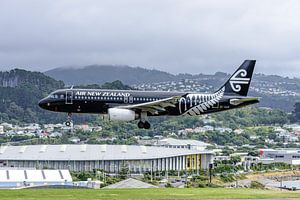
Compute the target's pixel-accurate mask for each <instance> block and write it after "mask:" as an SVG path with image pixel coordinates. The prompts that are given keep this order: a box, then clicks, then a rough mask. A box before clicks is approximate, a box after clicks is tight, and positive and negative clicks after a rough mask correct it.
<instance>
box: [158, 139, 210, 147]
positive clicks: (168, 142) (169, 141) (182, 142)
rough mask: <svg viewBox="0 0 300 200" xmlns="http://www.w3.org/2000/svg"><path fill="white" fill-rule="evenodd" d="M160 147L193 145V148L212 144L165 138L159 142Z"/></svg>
mask: <svg viewBox="0 0 300 200" xmlns="http://www.w3.org/2000/svg"><path fill="white" fill-rule="evenodd" d="M158 144H159V145H178V146H182V145H191V146H209V145H210V144H208V143H205V142H202V141H198V140H178V139H174V138H165V139H162V140H159V141H158Z"/></svg>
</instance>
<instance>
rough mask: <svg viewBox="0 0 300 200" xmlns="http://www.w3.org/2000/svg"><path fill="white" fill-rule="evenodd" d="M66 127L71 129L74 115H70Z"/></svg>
mask: <svg viewBox="0 0 300 200" xmlns="http://www.w3.org/2000/svg"><path fill="white" fill-rule="evenodd" d="M65 125H66V126H68V127H70V126H71V125H72V113H68V117H67V121H66V122H65Z"/></svg>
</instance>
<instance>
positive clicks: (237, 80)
mask: <svg viewBox="0 0 300 200" xmlns="http://www.w3.org/2000/svg"><path fill="white" fill-rule="evenodd" d="M246 77H247V71H246V70H244V69H240V70H238V71H237V72H236V73H235V74H234V75H233V76H232V78H231V79H230V81H229V83H230V86H231V88H232V90H233V91H234V92H240V91H241V89H242V85H247V84H249V82H250V78H246Z"/></svg>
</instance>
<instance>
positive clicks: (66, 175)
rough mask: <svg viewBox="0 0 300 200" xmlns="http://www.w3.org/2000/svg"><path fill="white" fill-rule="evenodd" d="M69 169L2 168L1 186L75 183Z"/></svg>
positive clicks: (0, 174) (0, 171) (0, 175)
mask: <svg viewBox="0 0 300 200" xmlns="http://www.w3.org/2000/svg"><path fill="white" fill-rule="evenodd" d="M72 181H73V180H72V177H71V174H70V172H69V171H68V170H35V169H0V188H6V187H7V188H11V187H33V186H46V185H48V186H51V185H64V186H66V185H73V183H72Z"/></svg>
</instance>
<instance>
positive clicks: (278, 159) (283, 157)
mask: <svg viewBox="0 0 300 200" xmlns="http://www.w3.org/2000/svg"><path fill="white" fill-rule="evenodd" d="M259 162H261V163H263V164H270V163H286V164H291V165H300V149H261V150H260V159H259Z"/></svg>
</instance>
